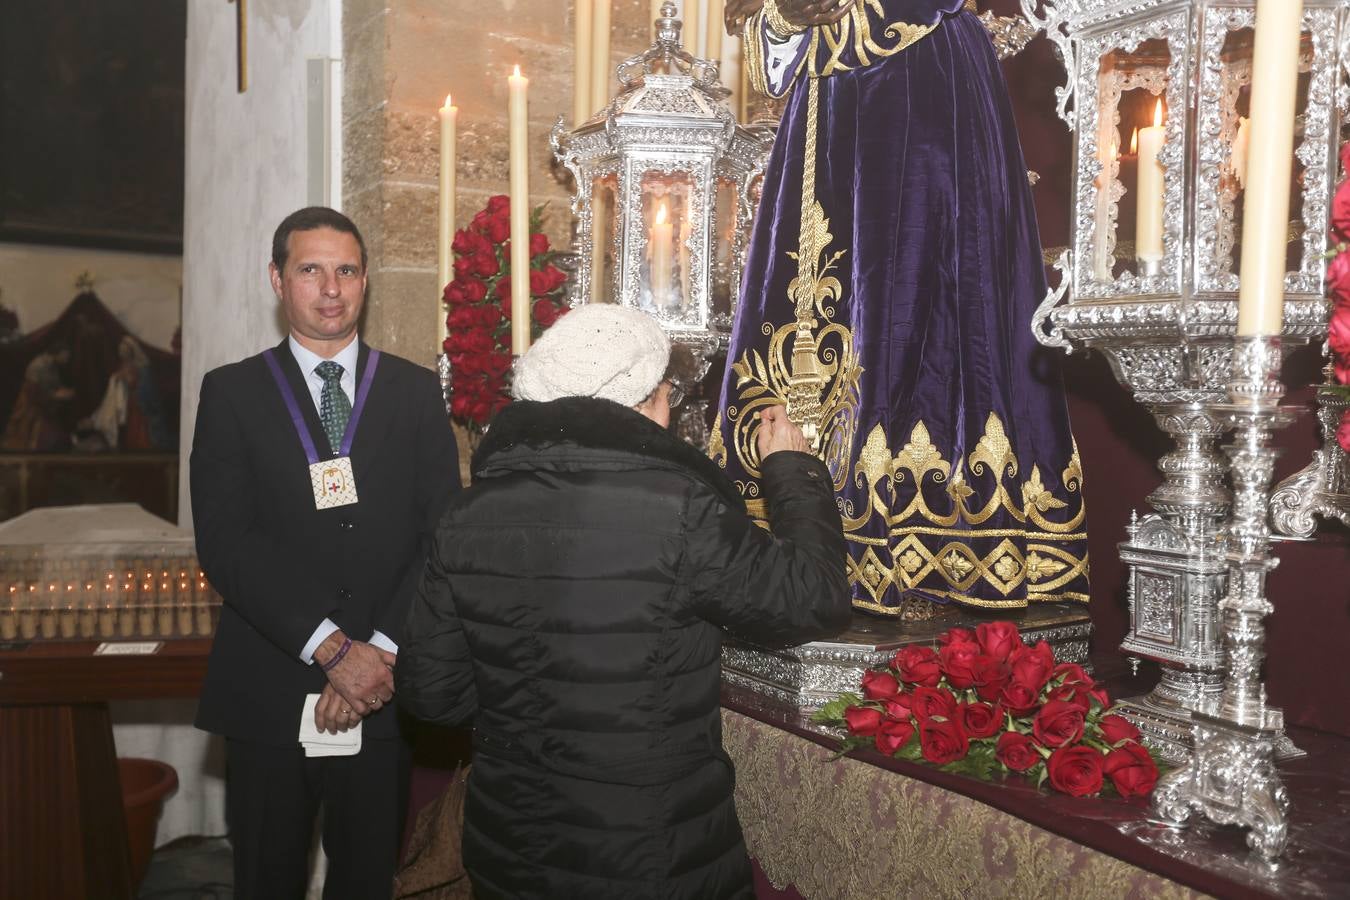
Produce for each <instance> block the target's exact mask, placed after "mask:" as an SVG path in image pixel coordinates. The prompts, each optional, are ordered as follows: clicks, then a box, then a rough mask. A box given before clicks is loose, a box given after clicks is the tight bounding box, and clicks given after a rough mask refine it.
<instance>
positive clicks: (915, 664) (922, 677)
mask: <svg viewBox="0 0 1350 900" xmlns="http://www.w3.org/2000/svg"><path fill="white" fill-rule="evenodd" d="M891 665H892V667H894V668H895V670H896V671H897V672H899V673H900V680H901V681H903V682H904V683H905V684H918V685H923V686H924V687H930V688H931V687H937V683H938V679H940V678H941V677H942V672H941V670H939V669H938V659H937V654H936V653H934V652H933V648H931V647H920V646H918V645H915V644H911V645H910V646H908V647H905V648H904V649H903V650H901V651H900V652H899V653H897V654H895V659H894V660H892V662H891Z"/></svg>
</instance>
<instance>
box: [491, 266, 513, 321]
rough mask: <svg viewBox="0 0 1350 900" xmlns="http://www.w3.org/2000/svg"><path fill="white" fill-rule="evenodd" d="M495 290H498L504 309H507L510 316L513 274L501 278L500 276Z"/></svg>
mask: <svg viewBox="0 0 1350 900" xmlns="http://www.w3.org/2000/svg"><path fill="white" fill-rule="evenodd" d="M494 290H496V292H497V296H498V297H499V298H500V299H501V301H502V309H503V310H506V311H507V315H508V316H509V315H510V312H509V310H510V309H511V276H510V275H503V276H502V277H501V278H498V279H497V284H496V287H495V288H494Z"/></svg>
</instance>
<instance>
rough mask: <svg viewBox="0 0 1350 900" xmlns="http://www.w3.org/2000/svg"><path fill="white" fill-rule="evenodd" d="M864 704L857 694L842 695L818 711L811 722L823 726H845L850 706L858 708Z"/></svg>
mask: <svg viewBox="0 0 1350 900" xmlns="http://www.w3.org/2000/svg"><path fill="white" fill-rule="evenodd" d="M862 702H863V701H862V698H861V697H859V696H858V695H857V694H850V693H843V694H840V695H839V696H838V697H835V698H834V699H833V700H831V701H830V702H828V703H826V704H825V705H824V706H822V707H821V708H820V709H818V710H816V711H815V713H813V714H812V716H811V721H812V722H817V723H819V724H822V725H843V724H844V711H845V710H846V709H848V708H849V707H850V706H858V705H860V704H861V703H862Z"/></svg>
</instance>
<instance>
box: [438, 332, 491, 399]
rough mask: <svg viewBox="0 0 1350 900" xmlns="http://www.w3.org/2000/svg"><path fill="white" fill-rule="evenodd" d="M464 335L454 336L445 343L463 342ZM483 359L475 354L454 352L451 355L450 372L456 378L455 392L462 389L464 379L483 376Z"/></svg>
mask: <svg viewBox="0 0 1350 900" xmlns="http://www.w3.org/2000/svg"><path fill="white" fill-rule="evenodd" d="M462 337H463V336H462V335H456V334H452V335H450V337H448V338H446V341H445V343H446V344H447V345H450V344H452V343H454V342H456V341H458V340H462ZM480 360H481V357H480V356H478V355H477V354H473V353H461V352H454V353H451V354H450V372H451V375H452V377H453V378H454V384H455V390H456V391H459V390H460V389H461V387H460V386H461V384H462V383H464V382H463V381H462V379H469V378H474V377H476V376H478V375H481V374H483V364H482V362H481V361H480Z"/></svg>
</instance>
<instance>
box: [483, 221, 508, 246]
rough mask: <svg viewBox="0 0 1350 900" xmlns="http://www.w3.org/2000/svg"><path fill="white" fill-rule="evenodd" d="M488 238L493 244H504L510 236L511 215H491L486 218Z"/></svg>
mask: <svg viewBox="0 0 1350 900" xmlns="http://www.w3.org/2000/svg"><path fill="white" fill-rule="evenodd" d="M487 236H488V240H490V241H492V243H494V244H504V243H506V241H507V239H508V238H510V237H511V217H510V216H509V215H507V216H492V217H490V218H489V219H488V220H487Z"/></svg>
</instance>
